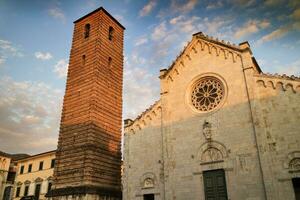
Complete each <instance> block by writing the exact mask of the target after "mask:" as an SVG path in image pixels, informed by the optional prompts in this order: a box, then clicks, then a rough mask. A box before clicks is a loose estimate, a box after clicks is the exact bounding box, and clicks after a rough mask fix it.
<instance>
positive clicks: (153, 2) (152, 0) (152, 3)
mask: <svg viewBox="0 0 300 200" xmlns="http://www.w3.org/2000/svg"><path fill="white" fill-rule="evenodd" d="M156 4H157V3H156V0H150V1H149V2H148V3H147V4H146V5H145V6H144V7H143V8H142V10H140V12H139V14H140V17H144V16H147V15H149V14H150V12H151V11H152V10H153V8H154V7H155V6H156Z"/></svg>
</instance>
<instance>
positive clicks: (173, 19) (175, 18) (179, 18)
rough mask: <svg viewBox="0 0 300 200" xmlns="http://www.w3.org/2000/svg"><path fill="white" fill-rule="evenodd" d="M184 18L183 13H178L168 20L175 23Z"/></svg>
mask: <svg viewBox="0 0 300 200" xmlns="http://www.w3.org/2000/svg"><path fill="white" fill-rule="evenodd" d="M183 19H184V16H183V15H179V16H178V17H174V18H172V19H171V20H170V24H173V25H175V24H177V23H178V22H180V21H181V20H183Z"/></svg>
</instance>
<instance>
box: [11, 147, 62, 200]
mask: <svg viewBox="0 0 300 200" xmlns="http://www.w3.org/2000/svg"><path fill="white" fill-rule="evenodd" d="M55 152H56V151H49V152H44V153H40V154H37V155H33V156H29V157H27V158H23V159H19V160H16V161H14V162H15V165H16V172H17V174H16V178H15V181H14V193H13V194H14V195H13V200H19V199H21V198H22V197H32V196H34V197H35V200H43V199H46V197H45V194H46V193H47V192H48V191H49V190H50V189H51V186H52V182H53V173H54V166H55Z"/></svg>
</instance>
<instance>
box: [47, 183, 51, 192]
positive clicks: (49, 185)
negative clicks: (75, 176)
mask: <svg viewBox="0 0 300 200" xmlns="http://www.w3.org/2000/svg"><path fill="white" fill-rule="evenodd" d="M51 187H52V183H51V182H49V183H48V192H49V191H50V190H51Z"/></svg>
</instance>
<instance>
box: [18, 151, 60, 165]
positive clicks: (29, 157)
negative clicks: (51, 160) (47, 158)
mask: <svg viewBox="0 0 300 200" xmlns="http://www.w3.org/2000/svg"><path fill="white" fill-rule="evenodd" d="M55 152H56V150H51V151H46V152H42V153H39V154H35V155H32V156H28V157H26V158H22V159H18V160H14V161H17V162H19V161H23V160H28V159H31V158H34V157H39V156H42V155H45V154H50V153H55Z"/></svg>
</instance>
